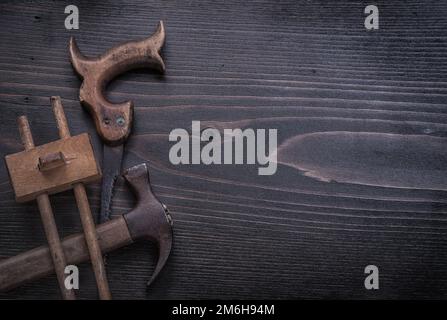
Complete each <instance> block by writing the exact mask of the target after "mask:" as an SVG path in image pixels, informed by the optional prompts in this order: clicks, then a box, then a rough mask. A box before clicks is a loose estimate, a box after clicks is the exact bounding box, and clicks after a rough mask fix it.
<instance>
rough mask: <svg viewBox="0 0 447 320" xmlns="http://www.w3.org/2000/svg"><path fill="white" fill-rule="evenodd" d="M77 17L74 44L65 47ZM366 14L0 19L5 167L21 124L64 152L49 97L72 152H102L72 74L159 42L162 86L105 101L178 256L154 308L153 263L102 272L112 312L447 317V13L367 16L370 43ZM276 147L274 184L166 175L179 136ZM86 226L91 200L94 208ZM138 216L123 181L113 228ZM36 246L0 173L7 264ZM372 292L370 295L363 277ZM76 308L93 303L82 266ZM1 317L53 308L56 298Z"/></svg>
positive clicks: (141, 75)
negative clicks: (205, 135) (269, 131)
mask: <svg viewBox="0 0 447 320" xmlns="http://www.w3.org/2000/svg"><path fill="white" fill-rule="evenodd" d="M68 4H76V5H78V7H79V10H80V29H79V30H71V31H67V30H65V28H64V19H65V16H66V15H65V14H64V8H65V6H66V5H68ZM368 4H372V3H370V2H369V1H357V2H356V1H332V2H329V1H295V0H290V1H267V0H264V1H235V0H234V1H233V0H226V1H220V2H217V1H180V0H171V1H127V2H124V1H123V2H122V3H119V1H57V2H56V1H6V2H5V1H2V3H1V4H0V43H1V47H0V108H1V110H0V112H1V114H0V120H1V125H0V156H1V157H2V158H3V157H4V156H5V155H6V154H9V153H13V152H17V151H20V150H21V148H22V147H21V144H20V139H19V133H18V130H17V127H16V121H15V119H16V118H17V116H19V115H22V114H26V115H27V116H28V117H29V119H30V121H31V126H32V130H33V134H34V137H35V140H36V143H37V144H42V143H45V142H48V141H51V140H54V139H55V138H56V137H57V130H56V127H55V122H54V119H53V116H52V113H51V108H50V102H49V96H51V95H60V96H61V97H62V99H63V103H64V106H65V110H66V113H67V117H68V119H69V122H70V126H71V130H72V133H73V134H78V133H81V132H85V131H88V132H89V133H90V134H91V135H92V137H93V140H94V144H95V148H96V152H97V155H98V157H99V156H100V153H101V148H100V146H101V145H100V141H99V139H98V137H97V135H96V132H95V131H94V128H93V125H92V121H91V119H90V117H89V116H88V114H87V113H86V112H85V111H83V110H82V109H81V107H80V105H79V101H78V90H79V85H80V81H79V79H78V78H77V77H76V75H75V74H74V72H73V70H72V68H71V65H70V63H69V60H68V51H67V44H68V39H69V37H70V36H71V35H75V36H76V38H77V40H78V44H79V46H80V48H81V50H82V51H83V53H84V54H86V55H95V54H100V53H102V52H103V51H104V50H105V49H106V48H108V47H110V46H112V45H115V44H117V43H119V42H122V41H127V40H130V39H137V38H142V37H145V36H147V35H149V34H150V33H152V31H153V30H154V28H155V26H156V23H157V21H158V20H160V19H162V20H164V22H165V25H166V32H167V42H166V46H165V48H164V52H163V56H164V59H165V61H166V65H167V72H166V75H165V76H164V77H160V76H158V75H156V74H154V73H153V72H151V71H146V70H141V71H136V72H131V73H128V74H125V75H123V76H121V77H120V78H118V79H117V80H116V81H114V82H113V83H112V84H111V85H110V88H109V93H108V94H109V96H110V99H111V100H113V101H123V100H127V99H132V100H133V101H134V102H135V106H136V110H135V112H136V119H135V130H134V133H133V135H132V137H131V139H130V140H129V142H128V144H127V146H126V152H127V154H126V158H125V166H126V167H127V166H130V165H133V164H137V163H140V162H142V161H147V162H148V163H149V165H150V174H151V179H152V183H153V186H154V190H155V192H156V194H157V195H158V196H159V197H160V199H162V201H164V202H165V203H166V204H167V205H168V207H169V208H170V210H171V212H172V216H173V219H174V232H175V244H174V249H173V252H172V256H171V258H170V260H169V263H168V264H167V266H166V269H165V270H164V272H163V274H162V275H161V276H160V278H159V279H158V281H157V282H156V283H155V284H154V286H153V287H152V288H150V290H146V289H145V282H146V280H147V279H148V277H149V274H150V273H151V272H152V270H153V267H154V253H155V250H154V247H153V246H152V245H150V244H147V243H140V244H136V245H133V246H130V247H127V248H125V249H122V250H119V251H116V252H115V253H113V254H111V255H110V258H109V268H108V273H109V279H110V285H111V289H112V292H113V295H114V297H115V298H117V299H126V298H136V299H142V298H146V299H172V298H181V299H183V298H194V299H196V298H292V299H294V298H344V299H345V298H366V299H370V298H393V299H395V298H446V297H447V272H446V271H447V266H446V264H447V216H446V214H447V198H446V195H447V193H446V191H447V171H446V164H447V114H446V103H447V88H446V84H447V65H446V63H447V31H446V30H447V18H446V17H447V3H446V2H443V1H419V0H411V1H378V2H377V1H375V2H374V4H377V5H378V6H379V10H380V29H379V30H377V31H367V30H366V29H365V28H364V25H363V23H364V17H365V15H364V14H363V10H364V7H365V6H366V5H368ZM192 120H201V121H203V122H204V123H205V124H206V125H208V126H215V127H220V128H224V127H227V128H234V127H240V128H277V129H278V131H279V139H278V144H279V145H280V148H279V161H280V162H281V164H280V165H279V167H278V171H277V173H276V175H273V176H258V175H257V167H256V166H236V165H225V166H224V165H221V166H204V165H195V166H173V165H171V164H170V162H169V159H168V151H169V148H170V146H171V145H172V143H169V142H168V134H169V132H170V131H171V130H172V129H174V128H186V129H189V128H190V126H191V121H192ZM88 192H89V196H90V199H91V203H92V205H93V210H94V211H97V210H98V205H99V194H100V190H99V186H98V185H91V186H89V188H88ZM51 199H52V203H53V206H54V209H55V212H56V215H57V222H58V225H59V228H60V230H61V232H62V234H64V235H68V234H70V233H73V232H78V231H80V230H81V227H80V222H79V216H78V213H77V211H76V207H75V201H74V197H73V194H72V192H65V193H62V194H59V195H56V196H53V197H52V198H51ZM132 205H133V199H132V196H131V194H130V192H129V190H128V189H127V187H126V186H125V185H124V184H123V182H122V181H119V183H118V186H117V192H116V195H115V198H114V201H113V212H114V214H116V215H118V214H121V213H123V212H125V211H127V210H129V209H130V208H131V207H132ZM44 242H45V238H44V235H43V231H42V227H41V223H40V220H39V214H38V211H37V206H36V204H35V203H29V204H17V203H16V202H15V201H14V196H13V192H12V189H11V185H10V183H9V179H8V174H7V171H6V168H5V166H4V164H2V165H1V166H0V255H1V256H2V257H8V256H11V255H14V254H17V253H19V252H22V251H23V250H27V249H31V248H33V247H35V246H37V245H41V244H43V243H44ZM369 264H374V265H377V266H378V267H379V269H380V290H377V291H368V290H365V288H364V286H363V281H364V277H365V275H364V273H363V270H364V268H365V266H366V265H369ZM78 296H79V297H80V298H96V289H95V282H94V278H93V276H92V273H91V271H90V268H89V267H88V265H87V264H85V265H83V266H82V268H81V290H80V292H79V294H78ZM0 298H12V299H24V298H25V299H30V298H37V299H40V298H51V299H53V298H54V299H56V298H59V293H58V289H57V284H56V278H55V277H50V278H47V279H42V280H41V281H38V282H36V283H34V284H30V285H27V286H24V287H22V288H19V289H17V290H14V291H12V292H10V293H8V294H0Z"/></svg>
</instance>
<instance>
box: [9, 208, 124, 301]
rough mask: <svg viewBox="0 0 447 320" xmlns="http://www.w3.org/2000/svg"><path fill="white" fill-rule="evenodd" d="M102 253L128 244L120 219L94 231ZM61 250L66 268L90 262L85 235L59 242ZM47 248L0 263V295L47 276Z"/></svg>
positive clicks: (51, 268) (50, 268) (51, 269)
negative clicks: (69, 265)
mask: <svg viewBox="0 0 447 320" xmlns="http://www.w3.org/2000/svg"><path fill="white" fill-rule="evenodd" d="M96 233H97V234H98V236H99V244H100V246H101V251H102V252H103V253H108V252H112V251H113V250H115V249H117V248H121V247H124V246H126V245H129V244H131V243H132V242H133V241H132V238H131V236H130V234H129V231H128V227H127V223H126V221H125V220H124V218H123V217H122V216H120V217H119V218H116V219H113V220H110V221H108V222H106V223H103V224H101V225H99V226H98V227H97V228H96ZM62 248H63V250H64V252H65V256H66V259H67V262H68V263H69V264H79V263H82V262H85V261H88V260H89V259H90V255H89V251H88V248H87V243H86V241H85V237H84V234H82V233H78V234H74V235H71V236H68V237H66V238H64V239H63V240H62ZM54 270H55V269H54V266H53V262H52V259H51V252H50V250H49V248H48V246H41V247H38V248H35V249H32V250H30V251H27V252H24V253H21V254H19V255H16V256H14V257H11V258H7V259H3V260H0V292H5V291H8V290H11V289H14V288H16V287H19V286H21V285H23V284H25V283H28V282H33V281H35V280H37V279H40V278H43V277H45V276H48V275H50V274H52V273H53V272H54Z"/></svg>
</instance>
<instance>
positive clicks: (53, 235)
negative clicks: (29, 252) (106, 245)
mask: <svg viewBox="0 0 447 320" xmlns="http://www.w3.org/2000/svg"><path fill="white" fill-rule="evenodd" d="M18 123H19V130H20V136H21V138H22V142H23V145H24V147H25V150H31V149H32V148H34V141H33V136H32V134H31V128H30V126H29V123H28V119H27V118H26V117H25V116H21V117H19V119H18ZM36 200H37V204H38V206H39V212H40V216H41V220H42V224H43V228H44V230H45V235H46V237H47V241H48V247H49V251H50V254H51V258H52V262H53V264H54V268H55V270H56V275H57V280H58V283H59V288H60V291H61V294H62V297H63V298H64V299H65V300H74V299H76V297H75V294H74V291H73V290H72V289H70V290H69V289H67V288H66V287H65V267H66V265H67V262H66V261H65V255H64V250H63V249H62V244H61V240H60V238H59V233H58V231H57V225H56V222H55V220H54V215H53V210H52V208H51V204H50V199H49V197H48V195H47V194H41V195H39V196H37V198H36Z"/></svg>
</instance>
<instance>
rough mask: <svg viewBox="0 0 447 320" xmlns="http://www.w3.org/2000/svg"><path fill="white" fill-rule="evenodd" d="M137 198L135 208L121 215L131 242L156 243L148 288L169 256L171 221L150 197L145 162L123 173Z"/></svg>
mask: <svg viewBox="0 0 447 320" xmlns="http://www.w3.org/2000/svg"><path fill="white" fill-rule="evenodd" d="M124 178H125V179H126V181H127V182H128V183H129V185H130V187H131V188H132V190H133V191H134V193H135V195H136V197H137V205H136V206H135V208H134V209H133V210H132V211H130V212H128V213H126V214H125V215H124V219H125V220H126V222H127V226H128V229H129V233H130V236H131V237H132V240H134V241H136V240H139V239H148V240H150V241H153V242H155V243H156V244H157V246H158V250H159V257H158V262H157V265H156V267H155V271H154V273H153V274H152V277H151V279H150V280H149V282H148V285H150V284H151V283H152V281H153V280H154V279H155V278H156V277H157V275H158V274H159V273H160V271H161V269H162V268H163V266H164V265H165V263H166V260H167V259H168V257H169V253H170V252H171V247H172V219H171V216H170V214H169V212H168V210H167V208H166V206H165V205H164V204H162V203H161V202H160V201H159V200H158V199H157V197H156V196H155V195H154V194H153V192H152V189H151V186H150V183H149V173H148V170H147V166H146V164H145V163H143V164H140V165H137V166H134V167H132V168H129V169H127V170H126V171H125V173H124Z"/></svg>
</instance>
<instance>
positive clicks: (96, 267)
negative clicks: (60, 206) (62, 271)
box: [51, 97, 112, 300]
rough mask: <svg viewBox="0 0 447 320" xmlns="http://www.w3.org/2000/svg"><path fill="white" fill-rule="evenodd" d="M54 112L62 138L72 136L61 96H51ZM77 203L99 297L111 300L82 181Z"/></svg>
mask: <svg viewBox="0 0 447 320" xmlns="http://www.w3.org/2000/svg"><path fill="white" fill-rule="evenodd" d="M51 104H52V106H53V113H54V116H55V117H56V122H57V127H58V128H59V136H60V137H61V139H66V138H69V137H70V129H69V128H68V123H67V118H66V117H65V113H64V109H63V108H62V103H61V98H60V97H51ZM73 189H74V194H75V197H76V203H77V205H78V209H79V213H80V216H81V223H82V228H83V230H84V234H85V240H86V242H87V247H88V251H89V253H90V260H91V261H92V267H93V272H94V273H95V278H96V284H97V286H98V292H99V298H100V299H101V300H110V299H112V295H111V293H110V289H109V283H108V281H107V275H106V269H105V265H104V260H103V258H102V253H101V248H100V246H99V243H98V235H97V233H96V229H95V222H94V221H93V217H92V212H91V210H90V204H89V202H88V198H87V193H86V192H85V187H84V185H83V184H82V183H76V184H75V185H74V186H73Z"/></svg>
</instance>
